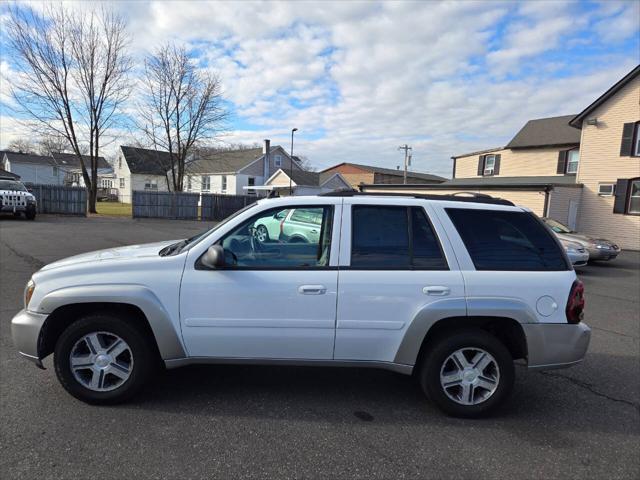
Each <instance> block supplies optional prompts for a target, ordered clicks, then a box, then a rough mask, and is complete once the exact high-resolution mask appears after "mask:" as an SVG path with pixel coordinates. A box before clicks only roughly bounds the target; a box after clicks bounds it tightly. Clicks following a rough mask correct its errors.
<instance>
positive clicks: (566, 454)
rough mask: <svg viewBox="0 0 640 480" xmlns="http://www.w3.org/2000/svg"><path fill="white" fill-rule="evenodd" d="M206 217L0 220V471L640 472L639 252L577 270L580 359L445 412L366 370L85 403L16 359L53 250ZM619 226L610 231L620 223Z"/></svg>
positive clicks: (241, 370) (124, 240)
mask: <svg viewBox="0 0 640 480" xmlns="http://www.w3.org/2000/svg"><path fill="white" fill-rule="evenodd" d="M208 226H210V225H207V224H206V223H202V222H186V221H161V220H146V221H143V220H131V219H127V218H104V217H92V218H87V219H84V218H64V217H55V216H40V217H38V218H37V219H36V221H34V222H29V221H26V220H14V219H12V218H6V219H5V218H2V219H0V476H1V477H2V478H3V479H9V478H38V479H45V478H57V479H62V478H76V479H77V478H180V479H186V478H225V479H226V478H241V477H242V478H361V479H375V478H393V479H395V478H438V479H444V478H474V479H483V478H536V479H537V478H563V479H565V478H580V479H591V478H607V479H610V478H634V479H637V478H640V313H639V312H640V304H639V302H640V300H639V296H640V253H638V252H623V253H622V254H621V255H620V257H619V258H618V259H616V260H615V261H613V262H609V263H602V264H596V265H593V266H588V267H585V268H583V269H582V270H581V271H579V276H580V278H581V279H582V280H583V281H584V282H585V285H586V295H587V311H586V318H585V320H586V322H587V323H588V324H589V325H590V326H591V327H592V328H593V335H592V342H591V347H590V349H589V353H588V355H587V358H586V359H585V361H584V362H583V363H582V364H580V365H579V366H576V367H574V368H571V369H567V370H554V371H549V372H542V373H539V372H528V371H526V369H524V368H522V367H519V368H518V369H517V379H516V385H515V390H514V393H513V395H512V396H511V398H510V399H509V401H508V402H507V404H506V405H505V406H504V408H503V409H502V410H501V411H500V412H499V413H498V414H496V415H495V416H493V417H492V418H489V419H482V420H459V419H452V418H448V417H446V416H444V415H443V414H442V413H440V411H439V410H437V409H436V408H435V407H434V406H433V405H432V404H430V403H429V402H428V401H427V400H425V398H424V397H423V395H422V393H421V392H420V390H419V388H418V387H417V385H416V384H415V382H414V381H413V380H412V379H411V378H410V377H406V376H403V375H399V374H394V373H391V372H385V371H377V370H369V369H347V368H344V369H343V368H334V369H330V368H319V367H308V368H298V367H260V366H193V367H186V368H182V369H177V370H172V371H168V372H166V373H165V374H163V375H161V376H160V377H159V378H158V379H156V381H155V382H154V384H152V385H151V386H149V388H148V389H147V390H146V391H145V392H144V393H143V394H142V395H141V397H139V398H137V399H135V400H134V401H133V402H130V403H128V404H125V405H120V406H114V407H96V406H89V405H86V404H84V403H81V402H79V401H78V400H75V399H74V398H72V397H71V396H69V395H68V394H67V393H66V392H65V391H64V390H63V389H62V387H61V386H60V385H59V384H58V382H57V379H56V377H55V373H54V371H53V369H52V368H51V367H52V362H51V358H48V359H47V360H46V361H45V366H46V367H47V370H44V371H42V370H39V369H37V368H36V367H35V366H33V365H32V364H30V363H28V362H27V361H25V360H22V359H21V358H19V357H18V355H17V353H16V351H15V349H14V348H13V345H12V342H11V336H10V321H11V317H12V316H13V315H14V314H15V313H16V312H17V311H18V310H19V309H20V308H21V305H22V294H23V289H24V285H25V283H26V282H27V280H28V279H29V277H30V276H31V274H32V273H33V272H35V271H36V270H37V269H39V268H40V267H42V266H43V265H45V264H46V263H49V262H51V261H53V260H57V259H60V258H64V257H67V256H70V255H74V254H77V253H82V252H86V251H91V250H96V249H100V248H108V247H112V246H118V245H127V244H134V243H144V242H152V241H158V240H164V239H173V238H176V239H177V238H185V237H188V236H191V235H193V234H195V233H198V232H199V231H201V230H203V229H205V228H207V227H208ZM612 236H613V233H612Z"/></svg>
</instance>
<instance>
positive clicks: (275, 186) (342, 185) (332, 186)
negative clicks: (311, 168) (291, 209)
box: [262, 169, 353, 195]
mask: <svg viewBox="0 0 640 480" xmlns="http://www.w3.org/2000/svg"><path fill="white" fill-rule="evenodd" d="M262 189H264V190H268V191H275V192H278V194H280V195H289V194H290V189H291V191H292V192H291V193H292V194H293V195H318V194H319V193H328V192H335V191H338V190H352V189H353V188H352V187H351V184H350V183H349V180H347V179H346V178H345V177H343V176H342V174H341V173H339V172H306V171H302V170H294V171H293V172H288V171H285V170H283V169H279V170H278V171H277V172H276V173H274V174H273V175H271V177H269V179H267V181H266V182H265V184H264V187H262Z"/></svg>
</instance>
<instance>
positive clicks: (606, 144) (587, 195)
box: [570, 66, 640, 250]
mask: <svg viewBox="0 0 640 480" xmlns="http://www.w3.org/2000/svg"><path fill="white" fill-rule="evenodd" d="M570 124H571V125H572V126H573V127H575V128H577V129H580V131H581V134H582V136H581V140H580V164H579V167H578V182H579V183H581V184H582V185H583V188H582V198H581V201H580V211H579V219H578V230H580V231H583V232H586V233H589V234H591V235H594V236H597V237H607V238H611V239H612V240H615V241H616V242H618V243H619V244H620V246H621V247H622V248H627V249H633V250H640V131H639V130H640V66H638V67H636V68H634V69H633V70H632V71H631V72H629V74H627V75H626V76H625V77H624V78H622V79H621V80H620V81H619V82H618V83H616V84H615V85H613V86H612V87H611V88H610V89H609V90H607V91H606V92H605V93H604V94H603V95H602V96H600V97H599V98H598V99H597V100H596V101H594V102H593V103H592V104H591V105H589V106H588V107H587V108H585V109H584V110H583V111H582V112H581V113H580V114H579V115H577V116H576V117H575V118H573V119H572V120H571V122H570Z"/></svg>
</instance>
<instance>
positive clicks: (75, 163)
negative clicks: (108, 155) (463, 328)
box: [51, 153, 111, 168]
mask: <svg viewBox="0 0 640 480" xmlns="http://www.w3.org/2000/svg"><path fill="white" fill-rule="evenodd" d="M51 156H52V157H53V159H54V161H55V163H56V165H58V166H61V167H70V168H80V159H79V158H78V156H77V155H76V154H75V153H54V154H52V155H51ZM82 159H83V160H84V162H85V166H86V167H88V166H89V165H91V163H90V162H91V158H90V157H89V156H88V155H83V156H82ZM98 168H111V165H110V164H109V162H107V161H106V160H105V159H104V157H98Z"/></svg>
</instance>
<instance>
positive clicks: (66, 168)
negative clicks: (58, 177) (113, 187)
mask: <svg viewBox="0 0 640 480" xmlns="http://www.w3.org/2000/svg"><path fill="white" fill-rule="evenodd" d="M51 158H53V161H54V162H55V165H56V166H57V168H58V171H59V172H60V173H61V174H62V176H63V178H62V185H69V186H74V187H84V186H85V183H84V177H83V176H82V165H80V159H79V158H78V157H77V155H75V154H74V153H54V154H52V155H51ZM82 159H83V161H84V165H85V168H86V169H87V170H88V171H89V175H91V173H90V168H91V159H90V158H89V157H88V156H86V155H83V157H82ZM97 166H98V172H97V173H98V187H101V186H102V185H103V184H108V183H110V182H111V179H112V178H113V168H112V167H111V165H110V164H109V162H107V161H106V160H105V159H104V157H98V162H97ZM34 183H43V182H34Z"/></svg>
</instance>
